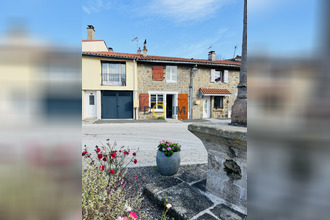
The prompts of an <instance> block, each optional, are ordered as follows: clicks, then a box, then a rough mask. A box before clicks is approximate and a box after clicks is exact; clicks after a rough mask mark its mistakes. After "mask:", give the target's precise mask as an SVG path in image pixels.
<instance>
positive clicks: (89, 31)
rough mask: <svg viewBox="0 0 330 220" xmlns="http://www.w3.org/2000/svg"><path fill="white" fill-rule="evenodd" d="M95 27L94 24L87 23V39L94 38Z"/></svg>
mask: <svg viewBox="0 0 330 220" xmlns="http://www.w3.org/2000/svg"><path fill="white" fill-rule="evenodd" d="M94 35H95V29H94V26H93V25H87V40H94Z"/></svg>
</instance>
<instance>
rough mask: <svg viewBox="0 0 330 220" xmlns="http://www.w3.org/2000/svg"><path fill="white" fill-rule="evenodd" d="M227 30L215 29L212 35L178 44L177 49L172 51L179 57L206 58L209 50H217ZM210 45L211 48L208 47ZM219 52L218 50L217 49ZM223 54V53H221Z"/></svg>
mask: <svg viewBox="0 0 330 220" xmlns="http://www.w3.org/2000/svg"><path fill="white" fill-rule="evenodd" d="M226 32H227V29H226V28H223V29H220V30H218V31H215V32H214V34H213V35H212V37H209V38H206V39H204V40H202V41H198V42H194V43H192V44H191V43H189V44H184V45H182V46H180V48H178V49H177V50H174V51H173V54H176V56H179V57H187V58H189V57H191V58H197V57H199V58H203V59H207V54H208V52H209V51H210V50H215V51H217V50H218V49H219V45H220V44H221V42H222V41H223V38H224V34H225V33H226ZM210 45H212V49H208V48H209V46H210ZM218 52H219V51H218ZM219 55H220V54H219ZM222 55H223V54H222Z"/></svg>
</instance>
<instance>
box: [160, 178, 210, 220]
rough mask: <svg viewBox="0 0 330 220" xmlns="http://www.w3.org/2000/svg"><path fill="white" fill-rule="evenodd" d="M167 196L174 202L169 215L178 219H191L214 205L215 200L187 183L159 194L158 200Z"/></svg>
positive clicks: (169, 201)
mask: <svg viewBox="0 0 330 220" xmlns="http://www.w3.org/2000/svg"><path fill="white" fill-rule="evenodd" d="M165 198H168V203H170V204H172V208H171V209H170V211H169V215H170V216H172V217H174V218H175V219H176V220H181V219H184V220H186V219H191V218H192V217H194V216H195V215H197V214H198V213H200V212H202V211H204V210H207V209H208V208H210V207H211V206H213V202H212V201H211V200H210V199H209V198H208V197H206V196H205V195H203V194H202V193H201V192H200V191H199V190H198V189H197V188H195V187H192V186H190V185H189V184H187V183H181V184H179V185H176V186H173V187H170V188H168V189H166V190H164V191H163V192H161V193H159V194H158V195H157V200H158V201H164V200H165Z"/></svg>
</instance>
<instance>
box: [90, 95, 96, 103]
mask: <svg viewBox="0 0 330 220" xmlns="http://www.w3.org/2000/svg"><path fill="white" fill-rule="evenodd" d="M89 105H95V104H94V95H93V94H90V95H89Z"/></svg>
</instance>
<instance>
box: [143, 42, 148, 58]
mask: <svg viewBox="0 0 330 220" xmlns="http://www.w3.org/2000/svg"><path fill="white" fill-rule="evenodd" d="M147 51H148V50H147V39H145V40H144V46H143V56H144V57H146V56H147Z"/></svg>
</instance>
